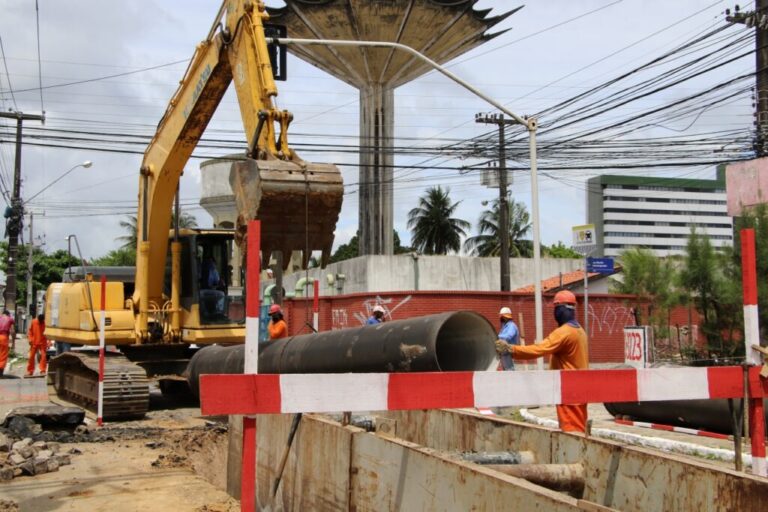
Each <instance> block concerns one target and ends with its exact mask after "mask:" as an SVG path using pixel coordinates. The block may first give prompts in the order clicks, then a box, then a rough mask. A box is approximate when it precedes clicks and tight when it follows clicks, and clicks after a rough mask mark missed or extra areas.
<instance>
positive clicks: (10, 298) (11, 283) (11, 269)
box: [0, 112, 45, 318]
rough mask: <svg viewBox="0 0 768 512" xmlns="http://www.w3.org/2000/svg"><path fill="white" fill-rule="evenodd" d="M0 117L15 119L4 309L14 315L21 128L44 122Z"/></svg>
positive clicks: (37, 117) (6, 115) (25, 117)
mask: <svg viewBox="0 0 768 512" xmlns="http://www.w3.org/2000/svg"><path fill="white" fill-rule="evenodd" d="M0 118H8V119H16V162H15V164H14V168H13V194H12V195H11V205H10V208H9V209H7V210H6V214H5V217H6V219H7V221H6V231H7V232H8V260H7V262H6V269H7V270H6V272H5V309H7V310H8V311H10V312H11V315H13V316H14V318H15V317H16V254H17V253H18V246H19V232H20V231H21V223H22V219H23V217H24V204H23V203H22V201H21V128H22V123H23V122H24V121H41V122H43V123H44V122H45V112H43V114H42V115H33V114H25V113H23V112H0Z"/></svg>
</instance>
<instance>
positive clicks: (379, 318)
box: [365, 304, 385, 325]
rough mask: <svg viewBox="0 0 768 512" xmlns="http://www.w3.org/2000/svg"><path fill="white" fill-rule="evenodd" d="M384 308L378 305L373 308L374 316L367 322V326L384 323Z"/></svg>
mask: <svg viewBox="0 0 768 512" xmlns="http://www.w3.org/2000/svg"><path fill="white" fill-rule="evenodd" d="M384 313H385V311H384V308H383V307H382V306H381V305H379V304H376V305H375V306H374V307H373V314H372V315H371V316H369V317H368V320H366V322H365V325H378V324H380V323H382V322H383V321H384Z"/></svg>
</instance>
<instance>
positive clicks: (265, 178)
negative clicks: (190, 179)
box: [46, 0, 343, 417]
mask: <svg viewBox="0 0 768 512" xmlns="http://www.w3.org/2000/svg"><path fill="white" fill-rule="evenodd" d="M222 19H223V20H222ZM266 19H268V15H267V14H266V7H265V6H264V4H263V3H262V2H258V1H251V0H226V1H225V2H224V4H223V5H222V7H221V9H220V11H219V15H218V16H217V19H216V20H214V27H218V29H217V28H214V29H212V30H211V33H210V34H209V36H208V37H207V38H206V39H205V40H204V41H203V42H202V43H200V44H199V45H198V46H197V48H196V49H195V53H194V55H193V57H192V60H191V62H190V64H189V67H188V68H187V71H186V73H185V75H184V78H183V79H182V81H181V84H180V86H179V88H178V90H177V91H176V93H175V94H174V95H173V98H171V101H170V103H169V104H168V107H167V109H166V111H165V113H164V115H163V117H162V119H161V120H160V123H159V124H158V127H157V131H156V133H155V135H154V137H153V138H152V141H151V142H150V144H149V146H148V147H147V150H146V152H145V154H144V160H143V162H142V166H141V177H140V181H139V209H138V216H137V217H138V222H137V239H138V240H137V245H138V247H137V257H136V274H135V287H134V291H133V294H132V296H131V297H130V299H128V300H126V299H125V297H124V295H123V292H124V290H125V288H124V287H123V283H118V282H112V283H108V284H109V286H108V287H107V289H106V292H105V299H106V302H107V306H106V308H107V310H108V313H107V314H108V316H107V320H106V322H107V324H106V325H107V326H108V329H107V333H106V336H107V340H108V344H116V345H120V346H121V347H122V351H123V353H124V354H125V355H126V356H127V357H128V359H125V358H122V357H111V358H108V359H107V362H106V370H105V373H106V375H107V379H106V380H107V382H108V385H107V388H106V389H107V391H108V394H107V395H105V396H106V399H107V403H106V404H105V408H104V411H105V413H108V414H109V415H113V416H115V417H123V416H141V415H143V413H144V412H145V411H146V408H147V404H148V398H149V387H148V382H147V374H148V373H149V374H150V375H152V376H154V377H158V376H159V377H158V378H159V380H160V382H161V383H162V382H166V384H167V383H168V382H171V384H172V383H173V382H175V381H174V379H178V378H180V374H181V373H182V371H180V370H179V367H183V365H184V362H185V361H184V359H183V357H182V358H181V359H179V355H178V354H177V352H178V350H176V349H179V348H180V349H185V348H186V345H185V344H187V345H188V344H193V343H194V344H198V345H200V344H203V345H205V344H210V343H233V342H238V341H240V342H242V341H243V340H244V337H245V329H244V326H243V325H242V323H238V320H237V316H236V314H237V312H238V311H240V313H242V308H240V309H238V303H237V301H236V300H234V301H233V300H230V299H242V294H239V295H231V296H230V295H227V294H226V293H225V292H224V291H222V287H223V288H224V289H225V290H226V288H227V287H230V286H231V285H232V282H231V280H228V279H224V278H221V277H216V278H214V279H213V280H212V281H213V282H210V280H211V276H219V274H218V273H213V270H211V269H216V267H215V265H214V266H213V267H206V263H211V262H214V263H215V258H214V257H213V256H214V254H213V253H214V252H215V251H219V252H218V254H219V257H220V258H221V256H222V255H224V256H226V255H228V254H229V253H231V247H230V246H231V237H232V233H231V232H227V233H202V231H203V230H197V232H196V233H181V234H180V233H179V230H178V229H176V230H174V235H173V237H172V238H173V241H172V242H171V251H170V254H171V272H170V276H171V280H170V281H171V282H170V296H168V291H167V288H166V280H165V277H166V270H167V269H166V261H167V254H168V245H169V240H170V239H171V236H169V226H170V224H171V211H172V206H173V202H174V197H176V196H177V194H178V186H179V179H180V177H181V175H182V172H183V171H184V166H185V165H186V163H187V161H188V160H189V158H190V156H191V155H192V152H193V151H194V149H195V147H196V146H197V143H198V141H199V140H200V137H201V136H202V134H203V132H204V131H205V128H206V126H207V125H208V122H209V121H210V120H211V118H212V116H213V114H214V112H215V110H216V108H217V107H218V105H219V103H220V102H221V99H222V98H223V96H224V94H225V93H226V91H227V88H228V86H229V84H230V82H234V84H235V89H236V91H237V98H238V104H239V106H240V113H241V117H242V121H243V128H244V130H245V134H246V140H247V149H246V148H244V151H243V156H242V158H235V159H233V163H232V168H231V172H230V183H231V185H232V190H233V192H234V195H235V199H236V204H237V209H238V226H237V227H238V231H239V232H240V233H243V232H244V231H245V229H244V228H245V226H246V225H247V223H248V221H250V220H252V219H260V220H261V221H262V236H261V241H262V254H263V257H264V258H265V259H268V258H269V257H270V254H271V252H272V251H275V250H279V251H283V253H284V254H286V255H287V256H289V255H290V253H291V252H293V251H301V252H302V253H303V260H304V263H305V264H306V263H307V261H308V259H309V255H310V254H311V252H312V251H314V250H320V251H322V253H323V261H324V262H327V260H328V257H329V255H330V250H331V245H332V243H333V232H334V229H335V227H336V221H337V220H338V216H339V212H340V210H341V200H342V196H343V184H342V180H341V174H340V173H339V170H338V169H337V168H336V167H335V166H334V165H330V164H313V163H309V162H305V161H304V160H302V159H301V158H299V157H298V155H296V153H295V152H294V151H293V150H292V149H291V148H290V146H289V145H288V137H287V133H288V126H289V124H290V122H291V120H292V115H291V114H290V113H289V112H287V111H284V110H282V111H281V110H277V109H276V108H275V107H274V105H273V103H272V98H273V97H274V96H276V95H277V89H276V87H275V83H274V79H273V76H272V67H271V64H270V59H269V53H268V49H267V43H266V39H265V34H264V25H263V22H264V21H265V20H266ZM222 21H223V23H221V22H222ZM177 219H178V215H177ZM236 238H237V237H236ZM239 238H240V240H239V241H242V238H243V237H242V236H241V237H239ZM241 247H242V248H244V245H241ZM197 249H200V252H199V253H198V252H197ZM242 252H243V253H244V250H243V251H242ZM182 254H184V257H183V262H184V265H182ZM224 259H226V257H225V258H224ZM203 260H204V261H203ZM285 260H286V261H287V260H289V258H285ZM220 261H221V260H220ZM183 267H184V268H186V270H184V269H183ZM219 270H221V271H224V270H227V267H225V266H222V267H220V268H219ZM217 272H218V271H217ZM182 274H183V275H184V278H185V279H186V280H185V281H184V282H183V283H182ZM204 275H205V276H206V277H205V281H204V279H203V276H204ZM233 288H234V287H233ZM101 293H102V292H101V290H100V288H99V287H98V286H97V284H96V283H94V282H90V281H86V282H80V283H56V284H53V285H51V287H50V288H49V291H48V294H49V296H48V300H47V304H46V308H47V309H46V318H47V320H48V321H47V322H46V323H47V324H48V325H49V326H50V328H49V330H50V332H51V334H52V335H53V336H55V338H54V339H59V340H62V341H71V342H75V343H85V344H89V345H93V344H95V341H96V340H97V339H98V338H97V336H96V325H97V324H96V321H95V316H94V314H93V304H94V303H97V302H96V300H97V299H99V298H101ZM253 293H259V290H254V291H253ZM182 294H183V298H184V307H183V308H182ZM182 356H184V355H183V354H182ZM136 363H140V365H141V366H140V365H139V364H136ZM94 364H95V363H94V359H93V358H91V357H89V356H86V355H78V354H64V355H61V356H58V357H56V358H54V359H53V360H52V361H51V365H50V373H49V376H50V378H51V381H52V382H51V383H52V384H53V387H54V388H55V390H56V392H57V393H58V394H59V395H61V396H65V397H68V398H69V399H73V400H77V401H78V402H80V403H81V404H83V405H85V406H88V405H89V404H90V405H93V404H94V403H95V402H94V396H95V394H94V393H95V391H94V390H95V389H96V384H97V379H96V376H97V375H98V372H95V371H94ZM97 367H98V366H96V368H97Z"/></svg>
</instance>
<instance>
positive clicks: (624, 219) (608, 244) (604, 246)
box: [587, 168, 733, 256]
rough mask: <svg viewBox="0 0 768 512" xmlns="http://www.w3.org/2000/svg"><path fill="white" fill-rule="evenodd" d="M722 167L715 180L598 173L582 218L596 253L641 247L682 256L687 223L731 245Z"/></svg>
mask: <svg viewBox="0 0 768 512" xmlns="http://www.w3.org/2000/svg"><path fill="white" fill-rule="evenodd" d="M726 210H727V207H726V195H725V169H722V168H720V169H718V171H717V178H716V179H714V180H699V179H683V178H662V177H640V176H619V175H607V174H606V175H602V176H596V177H594V178H591V179H589V180H588V181H587V218H588V222H589V223H590V224H594V225H595V230H596V231H597V251H596V253H597V254H603V255H605V256H618V255H619V253H621V252H622V251H623V250H625V249H630V248H633V247H645V248H647V249H650V250H652V251H653V252H654V253H655V254H656V255H658V256H668V255H675V254H683V252H684V251H685V245H686V242H687V238H688V235H689V234H690V233H691V227H695V228H696V231H697V232H699V233H705V234H707V235H708V236H709V238H710V240H711V241H712V245H713V246H715V247H724V246H730V245H732V244H733V219H732V218H731V217H729V216H728V213H727V211H726Z"/></svg>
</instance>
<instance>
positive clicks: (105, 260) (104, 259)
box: [91, 247, 136, 267]
mask: <svg viewBox="0 0 768 512" xmlns="http://www.w3.org/2000/svg"><path fill="white" fill-rule="evenodd" d="M91 263H92V264H93V265H95V266H100V267H132V266H134V265H136V249H135V248H134V247H121V248H120V249H113V250H111V251H109V252H108V253H107V254H105V255H104V256H100V257H98V258H96V259H94V260H93V261H92V262H91Z"/></svg>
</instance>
